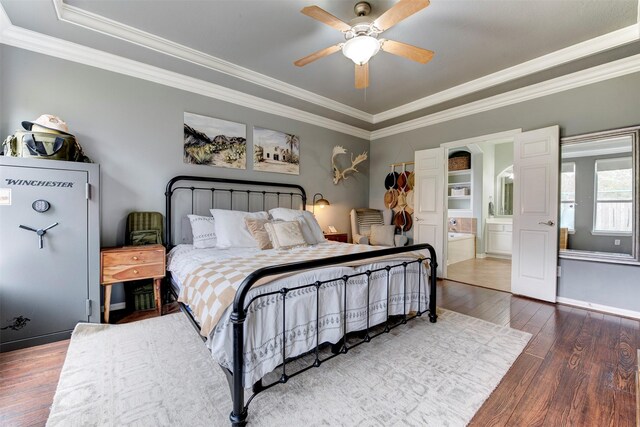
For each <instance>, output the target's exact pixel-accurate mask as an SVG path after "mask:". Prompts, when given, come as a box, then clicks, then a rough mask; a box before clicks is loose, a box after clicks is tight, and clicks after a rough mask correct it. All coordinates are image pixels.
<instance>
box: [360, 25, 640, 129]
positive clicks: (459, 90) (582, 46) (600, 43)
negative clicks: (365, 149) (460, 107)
mask: <svg viewBox="0 0 640 427" xmlns="http://www.w3.org/2000/svg"><path fill="white" fill-rule="evenodd" d="M639 29H640V25H639V24H633V25H630V26H628V27H625V28H622V29H620V30H616V31H612V32H610V33H607V34H604V35H602V36H599V37H595V38H593V39H590V40H587V41H584V42H581V43H578V44H574V45H572V46H569V47H566V48H564V49H560V50H557V51H555V52H551V53H549V54H547V55H543V56H540V57H538V58H535V59H532V60H530V61H527V62H523V63H521V64H518V65H514V66H513V67H510V68H505V69H504V70H500V71H497V72H495V73H492V74H488V75H486V76H483V77H480V78H478V79H475V80H471V81H469V82H466V83H463V84H461V85H458V86H455V87H452V88H451V89H446V90H443V91H442V92H438V93H435V94H433V95H429V96H427V97H424V98H421V99H418V100H415V101H412V102H409V103H407V104H404V105H401V106H399V107H396V108H392V109H390V110H387V111H383V112H382V113H378V114H374V116H373V123H380V122H384V121H386V120H389V119H393V118H396V117H400V116H404V115H405V114H409V113H413V112H415V111H418V110H421V109H423V108H427V107H431V106H434V105H437V104H440V103H443V102H446V101H450V100H452V99H455V98H459V97H462V96H465V95H469V94H471V93H474V92H478V91H481V90H484V89H487V88H490V87H493V86H497V85H500V84H503V83H506V82H508V81H511V80H515V79H518V78H521V77H525V76H528V75H530V74H534V73H537V72H540V71H544V70H548V69H550V68H553V67H557V66H559V65H562V64H566V63H568V62H571V61H575V60H578V59H581V58H585V57H587V56H590V55H594V54H597V53H600V52H604V51H606V50H609V49H613V48H615V47H619V46H622V45H625V44H628V43H632V42H634V41H637V40H638V39H639V38H640V30H639Z"/></svg>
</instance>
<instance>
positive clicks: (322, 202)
mask: <svg viewBox="0 0 640 427" xmlns="http://www.w3.org/2000/svg"><path fill="white" fill-rule="evenodd" d="M330 204H331V203H329V201H328V200H327V199H318V200H316V206H319V207H321V208H323V207H325V206H329V205H330Z"/></svg>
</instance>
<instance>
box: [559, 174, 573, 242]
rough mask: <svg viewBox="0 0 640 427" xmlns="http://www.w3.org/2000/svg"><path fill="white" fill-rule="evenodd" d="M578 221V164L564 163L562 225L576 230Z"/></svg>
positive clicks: (561, 196)
mask: <svg viewBox="0 0 640 427" xmlns="http://www.w3.org/2000/svg"><path fill="white" fill-rule="evenodd" d="M575 221H576V164H575V163H574V162H564V163H562V169H561V172H560V227H561V228H566V229H568V230H569V231H572V232H573V231H575Z"/></svg>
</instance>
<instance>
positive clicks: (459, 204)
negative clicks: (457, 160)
mask: <svg viewBox="0 0 640 427" xmlns="http://www.w3.org/2000/svg"><path fill="white" fill-rule="evenodd" d="M454 188H464V189H465V190H466V191H465V193H468V194H465V195H456V196H454V195H452V194H451V191H452V190H453V189H454ZM472 194H473V160H472V163H471V167H470V168H469V169H463V170H456V171H449V172H448V176H447V208H448V211H449V216H450V217H456V216H457V217H469V216H471V215H472V213H473V200H472V199H473V196H472Z"/></svg>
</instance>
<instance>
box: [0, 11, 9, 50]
mask: <svg viewBox="0 0 640 427" xmlns="http://www.w3.org/2000/svg"><path fill="white" fill-rule="evenodd" d="M9 27H11V20H10V19H9V17H8V16H7V12H5V10H4V7H2V5H1V4H0V43H2V34H3V33H4V32H5V30H6V29H8V28H9Z"/></svg>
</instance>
